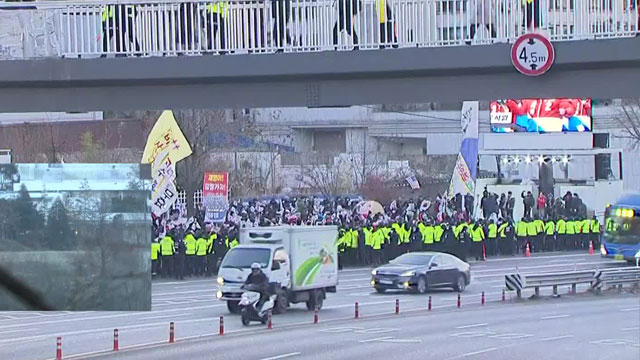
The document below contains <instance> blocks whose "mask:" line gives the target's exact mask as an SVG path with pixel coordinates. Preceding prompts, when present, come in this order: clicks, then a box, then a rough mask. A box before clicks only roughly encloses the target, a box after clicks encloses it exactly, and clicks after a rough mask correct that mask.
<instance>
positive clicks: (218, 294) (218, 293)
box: [216, 290, 222, 299]
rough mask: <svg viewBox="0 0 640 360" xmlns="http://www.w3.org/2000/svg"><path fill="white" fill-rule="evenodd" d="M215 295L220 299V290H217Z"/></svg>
mask: <svg viewBox="0 0 640 360" xmlns="http://www.w3.org/2000/svg"><path fill="white" fill-rule="evenodd" d="M216 297H217V298H218V299H222V291H220V290H218V292H217V293H216Z"/></svg>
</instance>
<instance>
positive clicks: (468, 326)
mask: <svg viewBox="0 0 640 360" xmlns="http://www.w3.org/2000/svg"><path fill="white" fill-rule="evenodd" d="M487 325H489V324H487V323H481V324H471V325H463V326H456V329H469V328H474V327H480V326H487Z"/></svg>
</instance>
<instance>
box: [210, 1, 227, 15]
mask: <svg viewBox="0 0 640 360" xmlns="http://www.w3.org/2000/svg"><path fill="white" fill-rule="evenodd" d="M206 9H207V13H214V14H220V16H223V17H226V16H227V13H228V11H229V3H228V2H226V1H220V2H214V3H211V4H209V5H207V7H206Z"/></svg>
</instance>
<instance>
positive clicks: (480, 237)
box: [470, 221, 485, 260]
mask: <svg viewBox="0 0 640 360" xmlns="http://www.w3.org/2000/svg"><path fill="white" fill-rule="evenodd" d="M470 229H471V231H470V233H471V241H472V243H473V245H472V251H473V256H475V258H476V260H481V259H482V260H484V256H483V246H484V238H485V236H484V227H483V226H482V222H481V221H478V222H477V223H476V224H472V225H470Z"/></svg>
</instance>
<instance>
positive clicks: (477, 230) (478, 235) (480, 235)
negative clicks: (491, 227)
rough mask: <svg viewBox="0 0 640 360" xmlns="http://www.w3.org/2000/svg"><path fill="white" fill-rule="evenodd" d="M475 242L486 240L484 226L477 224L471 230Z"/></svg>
mask: <svg viewBox="0 0 640 360" xmlns="http://www.w3.org/2000/svg"><path fill="white" fill-rule="evenodd" d="M471 235H472V240H473V242H481V241H482V240H484V229H483V228H482V226H476V227H474V228H473V230H471Z"/></svg>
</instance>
